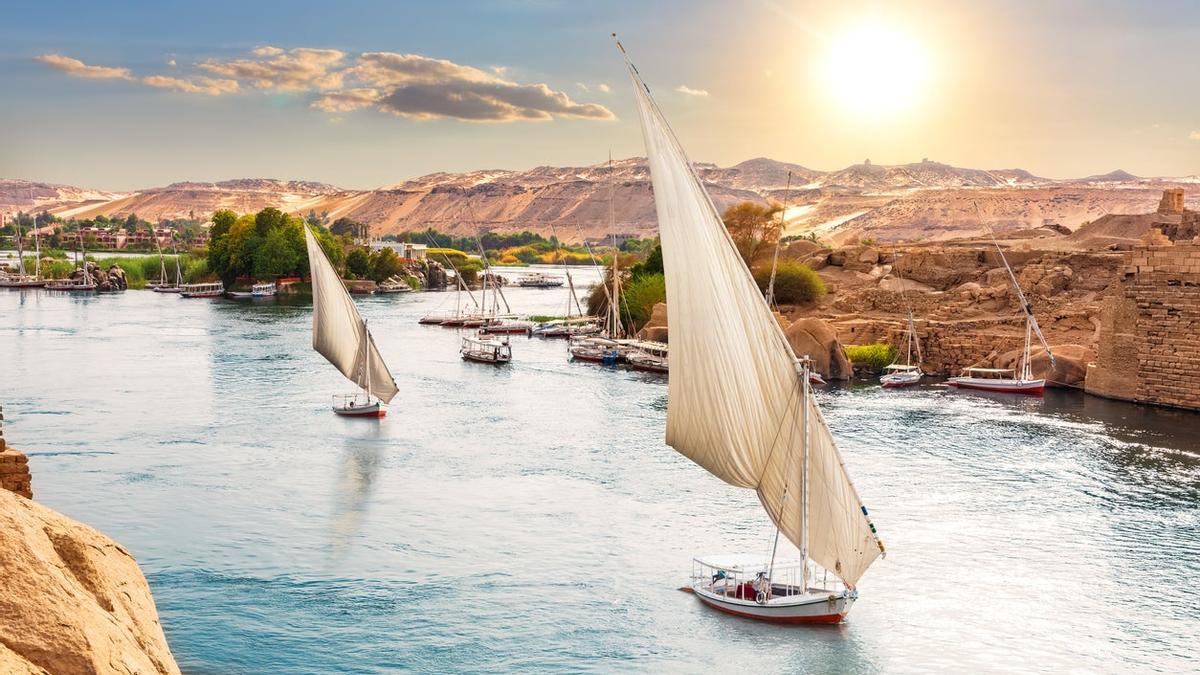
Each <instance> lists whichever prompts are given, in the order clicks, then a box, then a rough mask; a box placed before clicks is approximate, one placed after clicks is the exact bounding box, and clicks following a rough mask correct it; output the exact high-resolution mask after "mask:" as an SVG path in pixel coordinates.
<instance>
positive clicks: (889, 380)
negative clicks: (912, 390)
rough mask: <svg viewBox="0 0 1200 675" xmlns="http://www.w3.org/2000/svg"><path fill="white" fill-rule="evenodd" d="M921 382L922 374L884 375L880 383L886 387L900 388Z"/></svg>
mask: <svg viewBox="0 0 1200 675" xmlns="http://www.w3.org/2000/svg"><path fill="white" fill-rule="evenodd" d="M920 382H921V375H920V374H914V375H907V374H905V375H884V376H883V377H881V378H879V384H881V385H883V387H884V388H885V389H900V388H902V387H911V386H913V385H915V384H919V383H920Z"/></svg>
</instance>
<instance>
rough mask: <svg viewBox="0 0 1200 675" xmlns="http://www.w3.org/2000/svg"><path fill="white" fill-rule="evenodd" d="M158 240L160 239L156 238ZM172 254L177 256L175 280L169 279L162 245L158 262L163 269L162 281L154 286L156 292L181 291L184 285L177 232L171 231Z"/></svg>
mask: <svg viewBox="0 0 1200 675" xmlns="http://www.w3.org/2000/svg"><path fill="white" fill-rule="evenodd" d="M155 241H156V242H157V241H158V239H157V238H155ZM171 254H172V255H173V256H174V257H175V281H167V280H166V279H167V270H166V264H165V263H164V261H163V259H162V247H161V246H159V249H158V258H159V260H158V263H159V268H160V270H161V275H162V276H161V278H162V280H163V282H162V283H160V284H158V285H157V286H154V287H153V289H152V290H153V291H154V292H155V293H179V292H180V291H182V288H181V287H182V286H183V270H181V269H180V268H179V247H178V246H176V245H175V233H174V232H172V233H171Z"/></svg>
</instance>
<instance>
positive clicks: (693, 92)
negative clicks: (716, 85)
mask: <svg viewBox="0 0 1200 675" xmlns="http://www.w3.org/2000/svg"><path fill="white" fill-rule="evenodd" d="M675 91H677V92H679V93H681V94H687V95H688V96H708V92H707V91H705V90H703V89H692V88H691V87H689V86H687V85H686V84H681V85H679V86H678V87H675Z"/></svg>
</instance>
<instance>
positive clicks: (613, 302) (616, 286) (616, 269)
mask: <svg viewBox="0 0 1200 675" xmlns="http://www.w3.org/2000/svg"><path fill="white" fill-rule="evenodd" d="M615 199H616V198H615V190H614V181H613V170H612V150H609V151H608V228H609V231H610V232H611V233H612V241H613V264H612V275H613V282H612V296H611V297H609V299H608V302H609V312H610V314H611V315H612V316H611V319H612V329H611V330H610V331H609V333H608V337H610V338H612V339H614V340H615V339H617V338H619V337H621V299H620V298H621V290H620V279H621V249H620V248H618V247H617V213H616V204H615Z"/></svg>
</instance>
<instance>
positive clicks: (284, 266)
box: [254, 227, 300, 279]
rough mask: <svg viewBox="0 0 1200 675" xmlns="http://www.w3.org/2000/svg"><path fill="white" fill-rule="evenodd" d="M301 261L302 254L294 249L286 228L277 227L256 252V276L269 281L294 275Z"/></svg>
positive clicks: (269, 233)
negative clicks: (273, 278) (269, 279)
mask: <svg viewBox="0 0 1200 675" xmlns="http://www.w3.org/2000/svg"><path fill="white" fill-rule="evenodd" d="M299 261H300V252H299V251H297V250H296V249H295V248H294V247H293V245H292V242H291V241H290V240H289V238H288V235H287V230H286V228H284V227H276V228H274V229H272V230H271V231H270V232H268V233H267V236H266V237H264V238H263V241H262V244H261V245H260V246H259V247H258V249H257V250H256V251H254V276H255V277H256V278H259V279H268V278H272V277H281V276H285V275H288V274H293V273H294V272H295V271H296V266H297V263H299Z"/></svg>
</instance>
